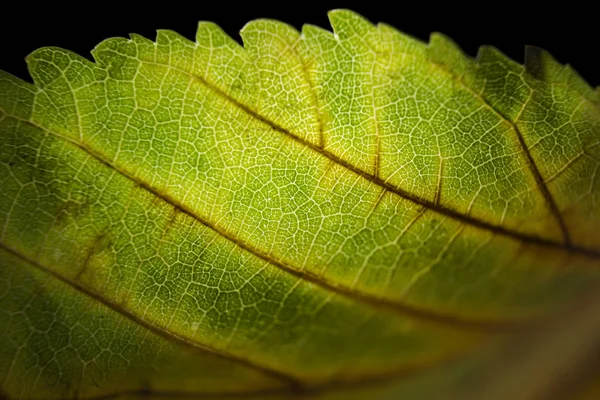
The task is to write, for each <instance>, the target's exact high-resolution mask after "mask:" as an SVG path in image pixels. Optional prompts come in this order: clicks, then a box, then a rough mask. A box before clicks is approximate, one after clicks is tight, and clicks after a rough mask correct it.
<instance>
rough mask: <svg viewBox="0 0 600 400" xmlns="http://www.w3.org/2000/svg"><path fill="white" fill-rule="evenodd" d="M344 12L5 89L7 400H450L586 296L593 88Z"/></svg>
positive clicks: (595, 124)
mask: <svg viewBox="0 0 600 400" xmlns="http://www.w3.org/2000/svg"><path fill="white" fill-rule="evenodd" d="M329 17H330V21H331V25H332V27H333V31H332V32H330V31H327V30H324V29H322V28H318V27H315V26H311V25H305V26H304V27H303V28H302V31H301V32H297V31H296V30H295V29H293V28H292V27H290V26H288V25H286V24H284V23H282V22H277V21H272V20H256V21H252V22H250V23H248V24H247V25H246V26H245V27H244V28H243V30H242V31H241V36H242V39H243V43H244V45H243V46H240V45H239V44H238V43H237V42H236V41H235V40H233V39H232V38H230V37H228V36H227V35H226V34H225V33H224V32H223V31H222V30H221V29H220V28H219V27H218V26H217V25H215V24H213V23H207V22H201V23H200V24H199V25H198V31H197V35H196V41H195V42H192V41H190V40H188V39H186V38H184V37H182V36H180V35H179V34H177V33H175V32H172V31H159V32H158V35H157V37H156V39H155V41H151V40H149V39H146V38H143V37H141V36H137V35H132V36H131V38H130V39H124V38H112V39H108V40H106V41H104V42H102V43H101V44H99V45H98V46H97V47H96V48H95V49H94V50H93V51H92V54H93V57H94V60H95V62H90V61H88V60H86V59H85V58H83V57H81V56H79V55H77V54H74V53H72V52H69V51H67V50H63V49H59V48H50V47H48V48H42V49H39V50H37V51H35V52H34V53H33V54H31V55H30V56H29V57H28V59H27V63H28V66H29V71H30V73H31V76H32V77H33V80H34V84H33V85H32V84H28V83H26V82H23V81H21V80H19V79H17V78H15V77H13V76H11V75H9V74H7V73H4V72H2V71H0V188H1V190H0V321H1V322H0V398H6V399H32V400H42V399H74V398H81V399H88V400H100V399H159V398H172V399H176V398H184V399H186V398H201V399H213V398H214V399H221V398H230V397H231V398H249V399H250V398H252V399H255V398H256V399H258V398H261V399H272V400H275V399H288V398H297V397H298V396H310V397H311V398H316V399H327V400H330V399H354V398H356V399H366V398H373V399H392V398H398V396H404V397H403V398H407V399H421V398H422V399H438V398H439V399H446V398H448V397H444V396H445V393H449V392H447V391H448V390H454V389H455V388H456V387H457V386H460V385H461V384H462V383H464V382H467V381H469V379H471V380H472V379H473V377H474V376H476V373H477V370H478V369H479V368H480V366H481V365H487V364H486V363H487V361H486V360H488V358H486V356H484V355H485V354H488V353H490V352H491V353H493V351H492V350H490V349H492V348H494V347H495V346H497V345H498V343H499V342H502V340H503V338H505V337H506V335H513V334H514V333H515V332H522V331H526V330H528V329H529V327H530V326H533V325H535V324H536V321H540V320H542V319H545V318H549V317H550V316H552V315H554V314H555V313H556V312H557V310H560V309H563V308H564V307H565V305H566V304H568V303H570V302H571V301H574V300H575V299H576V298H579V297H580V296H581V295H582V294H584V293H585V292H588V291H590V290H593V288H594V287H598V286H597V285H598V284H600V282H599V278H600V235H598V228H599V226H600V204H599V202H600V199H599V197H600V172H599V168H600V145H599V144H600V89H598V88H596V89H594V88H591V87H589V86H588V85H587V84H586V83H585V82H584V81H583V80H582V79H581V78H580V77H579V76H578V75H577V74H576V73H575V72H574V71H573V70H572V69H571V68H570V67H564V66H562V65H560V64H558V63H557V62H556V61H555V60H554V59H553V58H552V57H551V56H550V55H549V54H547V53H546V52H544V51H542V50H539V49H535V48H529V49H528V51H527V56H526V62H525V65H524V66H523V65H519V64H517V63H515V62H513V61H511V60H509V59H507V58H506V57H505V56H504V55H502V54H501V53H499V52H498V51H497V50H495V49H494V48H491V47H483V48H481V49H480V52H479V54H478V56H477V58H476V59H471V58H468V57H467V56H465V55H464V54H463V53H462V51H461V50H460V49H459V48H458V47H457V46H456V45H455V44H454V43H453V42H451V41H450V40H449V39H448V38H446V37H444V36H442V35H439V34H434V35H432V37H431V40H430V42H429V43H422V42H420V41H418V40H415V39H413V38H411V37H410V36H408V35H405V34H403V33H400V32H399V31H397V30H396V29H394V28H392V27H390V26H387V25H384V24H379V25H373V24H371V23H370V22H368V21H366V20H365V19H363V18H362V17H360V16H359V15H357V14H355V13H353V12H350V11H346V10H336V11H332V12H330V14H329ZM582 331H583V328H582ZM557 335H558V334H557ZM565 335H566V334H565ZM584 336H585V334H582V337H584ZM561 337H562V336H561ZM565 337H566V336H565ZM491 353H490V354H491ZM462 398H464V399H466V397H462Z"/></svg>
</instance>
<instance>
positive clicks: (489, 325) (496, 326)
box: [11, 116, 537, 332]
mask: <svg viewBox="0 0 600 400" xmlns="http://www.w3.org/2000/svg"><path fill="white" fill-rule="evenodd" d="M11 118H15V119H19V118H18V117H14V116H11ZM21 121H24V122H25V123H27V124H30V125H32V126H34V127H35V128H37V129H41V130H43V131H45V132H47V133H49V134H51V135H54V136H56V137H58V138H60V139H62V140H64V141H66V142H68V143H70V144H72V145H74V146H76V147H77V148H79V149H81V150H83V151H84V152H86V153H87V154H88V155H90V156H91V157H93V158H94V159H96V160H97V161H98V162H100V163H101V164H103V165H104V166H106V167H108V168H110V169H111V170H113V171H115V172H117V173H119V174H121V175H122V176H124V177H125V178H127V179H129V180H130V181H132V182H133V183H134V184H136V185H137V186H139V187H140V188H142V189H144V190H146V191H148V192H149V193H151V194H152V195H153V196H155V198H159V199H161V200H162V201H164V202H166V203H167V204H169V205H171V206H172V207H174V208H176V209H178V210H179V212H181V213H183V214H186V215H187V216H189V217H190V218H192V219H194V220H196V221H197V222H199V223H200V224H202V225H204V226H206V227H207V228H209V229H211V230H212V231H214V232H215V233H217V234H218V235H220V236H222V237H224V238H225V239H227V240H229V241H230V242H232V243H233V244H235V245H236V246H237V247H239V248H241V249H243V250H245V251H247V252H249V253H250V254H252V255H254V256H255V257H258V258H259V259H261V260H263V261H265V262H267V263H269V264H271V265H273V266H274V267H276V268H279V269H280V270H283V271H285V272H287V273H289V274H291V275H293V276H295V277H297V278H298V279H301V280H303V281H306V282H310V283H312V284H314V285H316V286H319V287H321V288H323V289H325V290H327V291H330V292H334V293H337V294H339V295H341V296H343V297H346V298H349V299H351V300H354V301H357V302H362V303H364V304H367V305H370V306H372V307H375V308H377V309H382V310H384V311H388V312H392V313H395V314H399V315H403V316H410V317H414V318H417V319H421V320H426V321H433V322H436V323H441V324H445V325H450V326H456V327H460V328H462V329H472V330H477V331H484V332H498V331H512V330H519V329H526V328H529V327H530V326H531V325H532V324H535V323H537V321H523V320H502V321H498V320H485V319H480V320H476V319H473V318H464V317H462V316H459V315H449V314H443V313H438V312H435V311H432V310H428V309H425V308H419V307H415V306H412V305H408V304H406V303H404V302H400V301H394V300H390V299H384V298H380V297H376V296H375V295H372V294H369V293H362V292H359V291H355V290H352V289H351V288H349V287H346V286H340V285H338V284H337V283H335V282H330V281H328V280H327V279H325V278H324V277H323V276H320V275H316V274H314V273H312V272H310V271H307V270H299V269H297V268H294V267H293V266H291V265H289V264H287V263H285V262H283V261H281V260H278V259H276V258H274V257H273V256H271V255H269V254H266V253H264V252H263V251H261V250H260V249H259V248H256V247H254V246H252V245H251V244H249V243H246V242H244V241H243V240H241V239H240V238H238V237H236V236H234V235H232V234H231V233H230V232H227V231H225V230H223V229H221V228H220V227H219V226H217V225H216V224H215V223H213V222H211V221H209V220H207V219H205V218H203V217H202V216H200V215H198V214H197V213H196V212H195V211H194V210H191V209H190V208H188V207H187V206H186V205H184V204H181V203H179V202H178V201H177V200H176V199H174V198H172V197H171V196H169V195H168V194H167V193H162V192H160V191H158V190H157V189H156V188H153V187H151V186H150V185H148V184H147V183H146V182H143V181H141V180H139V179H138V178H136V177H135V176H134V175H133V174H131V173H129V172H127V171H126V170H125V169H121V168H119V167H117V166H115V165H113V164H111V162H109V161H107V160H106V159H105V158H104V157H103V155H101V154H99V153H97V152H96V151H94V150H93V149H90V148H88V147H87V146H86V145H84V144H81V143H77V142H75V141H73V140H72V139H69V138H67V137H65V136H62V135H60V134H59V133H56V132H52V131H50V130H48V129H46V128H43V127H41V126H39V125H37V124H35V123H34V122H32V121H27V120H21Z"/></svg>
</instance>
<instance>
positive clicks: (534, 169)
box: [427, 59, 573, 249]
mask: <svg viewBox="0 0 600 400" xmlns="http://www.w3.org/2000/svg"><path fill="white" fill-rule="evenodd" d="M427 62H428V63H429V64H430V65H432V66H434V67H436V68H437V69H438V70H439V71H441V72H443V73H445V74H446V75H449V76H450V78H452V80H453V81H454V82H456V83H458V84H459V85H460V86H462V87H463V88H464V89H465V90H467V91H468V92H469V93H470V94H471V95H472V96H473V97H475V98H476V99H477V100H479V101H480V102H481V103H483V104H484V105H485V106H486V107H487V108H488V109H489V110H490V111H492V112H493V113H494V114H496V115H497V116H498V117H499V118H500V119H502V120H503V121H504V122H505V123H507V124H509V125H510V127H511V129H512V131H513V132H515V136H516V138H517V141H518V142H519V146H521V149H522V150H523V154H524V155H525V159H526V161H527V164H528V166H529V169H530V171H531V173H532V175H533V178H534V179H535V183H536V185H537V187H538V190H539V191H540V193H541V194H542V197H544V200H545V201H546V204H547V205H548V207H549V208H550V212H551V213H552V215H553V216H554V219H555V220H556V222H557V223H558V225H559V227H560V230H561V233H562V236H563V242H564V246H565V247H566V248H567V249H571V248H572V247H573V243H572V242H571V237H570V234H569V231H568V229H567V225H566V224H565V221H564V219H563V218H562V215H561V213H560V210H559V209H558V205H557V204H556V201H555V200H554V197H553V196H552V193H550V190H549V189H548V186H547V185H546V183H545V182H544V178H543V177H542V174H541V173H540V170H539V168H538V166H537V164H536V162H535V160H534V158H533V156H532V155H531V152H530V151H529V147H528V146H527V143H525V138H524V137H523V134H522V133H521V130H520V129H519V127H518V126H517V123H516V120H518V119H519V116H520V115H521V112H523V110H524V109H525V106H526V105H527V102H525V103H524V104H523V107H522V108H521V111H520V112H519V116H517V118H516V119H515V121H512V120H511V119H510V118H509V117H508V116H506V115H504V113H502V112H501V111H500V110H498V109H496V108H495V107H494V106H493V105H492V104H491V103H490V102H488V101H487V100H486V99H485V97H483V96H482V95H481V94H479V93H477V92H475V91H474V90H473V89H471V87H470V86H468V85H467V84H466V83H465V82H464V81H463V80H462V79H461V78H460V77H458V76H456V75H455V74H454V73H452V71H450V70H448V69H447V68H446V67H444V66H443V65H440V64H438V63H436V62H434V61H432V60H430V59H427Z"/></svg>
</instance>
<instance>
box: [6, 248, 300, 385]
mask: <svg viewBox="0 0 600 400" xmlns="http://www.w3.org/2000/svg"><path fill="white" fill-rule="evenodd" d="M0 248H3V249H4V250H6V251H7V252H9V253H11V254H12V255H14V256H15V257H17V258H19V259H21V260H23V261H25V262H26V263H28V264H29V265H31V266H33V267H35V268H36V269H38V270H40V271H42V272H43V273H45V274H48V275H50V276H52V277H53V278H54V279H57V280H58V281H60V282H62V283H64V284H66V285H67V286H69V287H70V288H72V289H74V290H75V291H77V292H79V293H82V294H84V295H86V296H87V297H89V298H91V299H93V300H95V301H97V302H99V303H101V304H102V305H104V306H106V307H107V308H109V309H111V310H113V311H114V312H116V313H118V314H119V315H121V316H123V317H125V318H126V319H128V320H130V321H132V322H133V323H135V324H137V325H140V326H142V327H144V328H146V329H148V330H149V331H151V332H152V333H154V334H156V335H158V336H160V337H162V338H163V339H165V340H167V341H169V342H174V343H179V344H182V345H185V346H188V347H192V348H194V349H197V350H199V351H202V352H205V353H209V354H212V355H216V356H218V357H221V358H223V359H226V360H228V361H232V362H235V363H238V364H241V365H243V366H245V367H247V368H250V369H253V370H257V371H260V372H262V373H263V374H265V375H266V376H269V377H271V378H274V379H276V380H277V381H279V382H282V383H284V384H286V385H287V386H288V387H289V388H290V389H291V390H300V388H302V384H301V382H300V380H299V379H298V378H296V377H295V376H293V375H291V374H288V373H284V372H281V371H277V370H275V369H272V368H270V367H267V366H265V365H261V364H257V363H255V362H254V361H251V360H249V359H245V358H242V357H239V356H237V355H235V354H231V353H227V352H225V351H224V350H222V349H215V348H212V347H209V346H207V345H205V344H200V343H198V342H195V341H193V340H190V339H188V338H186V337H183V336H180V335H178V334H175V333H173V332H171V331H169V330H167V329H164V328H161V327H157V326H154V325H152V324H151V323H149V322H147V321H146V320H144V319H142V318H140V317H138V316H137V315H135V314H133V313H132V312H130V311H128V310H127V309H124V308H122V307H120V306H119V305H118V304H115V303H113V302H112V301H110V300H109V299H106V298H105V297H103V296H100V295H99V294H97V293H95V292H94V291H92V290H89V289H88V288H86V287H85V286H83V285H81V284H79V283H77V282H74V281H72V280H71V279H69V278H67V277H64V276H62V275H61V274H59V273H57V272H55V271H53V270H52V269H50V268H48V267H46V266H44V265H43V264H42V263H40V262H39V261H37V260H34V259H32V258H29V257H28V256H27V255H25V254H23V253H22V252H20V251H18V250H17V249H15V248H13V247H11V246H9V245H7V244H6V243H4V242H2V241H0Z"/></svg>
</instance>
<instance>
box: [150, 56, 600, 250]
mask: <svg viewBox="0 0 600 400" xmlns="http://www.w3.org/2000/svg"><path fill="white" fill-rule="evenodd" d="M141 61H142V62H145V63H147V64H149V65H156V66H160V67H163V68H169V69H172V70H174V71H177V72H179V73H181V74H184V75H185V76H187V77H189V78H191V79H195V80H197V81H198V82H199V83H201V84H202V85H204V86H205V87H207V88H208V89H210V90H212V91H214V92H215V93H216V94H217V95H219V96H220V97H222V98H223V99H225V100H226V101H228V102H229V103H231V104H232V105H234V106H235V107H237V108H239V109H241V110H242V111H243V112H245V113H246V114H247V115H248V116H250V117H252V118H254V119H256V120H258V121H260V122H262V123H264V124H265V125H267V126H269V127H270V128H271V129H273V130H274V131H277V132H279V133H281V134H283V135H284V136H285V137H288V138H290V139H292V140H294V141H296V142H298V143H300V144H301V145H303V146H305V147H308V148H310V149H311V150H313V151H314V152H316V153H318V154H321V155H322V156H324V157H326V158H328V159H330V160H331V161H333V162H334V163H336V164H338V165H340V166H342V167H344V168H345V169H347V170H349V171H352V172H354V173H355V174H357V175H359V176H361V177H363V178H364V179H366V180H368V181H370V182H373V183H374V184H376V185H378V186H381V187H382V188H384V189H386V190H387V191H389V192H392V193H394V194H396V195H398V196H400V197H402V198H403V199H406V200H408V201H411V202H413V203H415V204H418V205H421V206H423V207H426V208H427V209H429V210H431V211H433V212H436V213H438V214H441V215H444V216H446V217H449V218H451V219H454V220H457V221H460V222H462V223H465V224H467V225H472V226H475V227H477V228H480V229H483V230H487V231H490V232H492V233H495V234H498V235H503V236H508V237H511V238H513V239H516V240H519V241H522V242H528V243H535V244H539V245H542V246H549V247H555V248H561V249H563V250H567V251H569V252H574V253H580V254H584V255H587V256H590V257H595V258H600V251H599V250H595V249H587V248H583V247H579V246H576V245H573V244H572V243H571V242H570V241H568V242H565V243H562V242H556V241H554V240H550V239H545V238H542V237H539V236H536V235H531V234H524V233H521V232H518V231H516V230H513V229H508V228H505V227H503V226H501V225H497V224H493V223H490V222H487V221H483V220H479V219H477V218H475V217H472V216H469V215H464V214H461V213H459V212H458V211H456V210H454V209H451V208H448V207H445V206H443V205H438V204H436V203H435V202H434V201H430V200H427V199H422V198H420V197H417V196H415V195H414V194H411V193H409V192H407V191H405V190H403V189H401V188H399V187H398V186H395V185H393V184H391V183H389V182H386V181H385V180H383V179H381V178H379V177H377V176H374V175H372V174H369V173H368V172H365V171H363V170H361V169H359V168H358V167H355V166H354V165H352V164H350V163H349V162H347V161H346V160H344V159H342V158H340V157H338V156H336V155H335V154H333V153H331V152H329V151H327V150H325V149H322V148H320V147H319V146H316V145H314V144H312V143H310V142H309V141H307V140H305V139H303V138H301V137H299V136H297V135H295V134H293V133H292V132H290V131H288V130H287V129H285V128H283V127H282V126H280V125H278V124H277V123H275V122H273V121H271V120H269V119H267V118H266V117H264V116H262V115H261V114H258V113H257V112H256V111H254V110H252V109H251V108H249V107H248V106H246V105H245V104H242V103H240V102H239V101H237V100H236V99H234V98H232V97H231V96H229V95H228V94H226V93H225V92H223V91H222V90H221V89H219V88H218V87H216V86H215V85H213V84H211V83H209V82H208V81H206V80H205V79H204V78H202V77H200V76H197V75H194V74H191V73H189V72H187V71H184V70H182V69H179V68H176V67H173V66H171V65H168V64H161V63H157V62H153V61H148V60H141ZM469 90H470V89H469ZM482 101H485V100H483V99H482ZM486 104H487V103H486ZM488 106H489V105H488ZM490 107H491V106H490ZM507 122H508V123H511V124H512V122H510V121H507ZM515 129H516V126H515ZM519 136H520V133H519ZM521 141H522V137H521ZM524 151H526V150H525V149H524ZM527 154H528V157H529V158H530V159H531V155H530V154H529V153H528V152H527ZM530 161H533V160H532V159H531V160H530ZM532 167H535V164H533V165H532ZM535 168H536V169H537V167H535ZM536 179H541V176H540V175H539V171H538V176H537V177H536ZM542 186H544V187H545V185H543V182H542ZM545 190H546V191H547V190H548V189H547V188H545ZM548 193H549V192H548ZM553 204H554V212H557V211H558V208H557V206H556V204H555V203H553ZM561 221H562V219H561ZM563 225H564V222H563Z"/></svg>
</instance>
